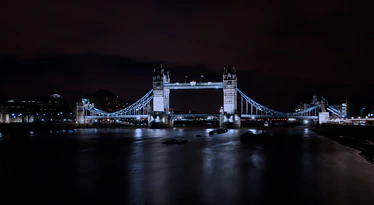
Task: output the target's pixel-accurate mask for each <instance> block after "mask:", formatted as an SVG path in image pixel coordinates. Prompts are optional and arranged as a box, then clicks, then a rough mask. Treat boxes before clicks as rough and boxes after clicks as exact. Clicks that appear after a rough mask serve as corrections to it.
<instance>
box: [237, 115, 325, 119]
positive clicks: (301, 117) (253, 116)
mask: <svg viewBox="0 0 374 205" xmlns="http://www.w3.org/2000/svg"><path fill="white" fill-rule="evenodd" d="M241 118H242V119H243V118H254V119H257V118H295V119H311V120H314V119H318V116H277V115H244V114H242V115H241Z"/></svg>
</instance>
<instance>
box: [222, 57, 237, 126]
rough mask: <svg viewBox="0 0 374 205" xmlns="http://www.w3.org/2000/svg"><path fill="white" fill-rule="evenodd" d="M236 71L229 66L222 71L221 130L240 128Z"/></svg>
mask: <svg viewBox="0 0 374 205" xmlns="http://www.w3.org/2000/svg"><path fill="white" fill-rule="evenodd" d="M237 83H238V79H237V76H236V69H235V67H234V66H231V61H230V65H229V66H228V67H224V70H223V112H222V113H221V118H220V127H222V128H240V117H239V115H238V110H237V90H236V88H237V86H238V84H237Z"/></svg>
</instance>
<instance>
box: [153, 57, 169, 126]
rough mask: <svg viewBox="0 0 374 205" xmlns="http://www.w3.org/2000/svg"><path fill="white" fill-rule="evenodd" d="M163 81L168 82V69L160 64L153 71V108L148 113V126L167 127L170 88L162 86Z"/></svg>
mask: <svg viewBox="0 0 374 205" xmlns="http://www.w3.org/2000/svg"><path fill="white" fill-rule="evenodd" d="M164 83H170V76H169V71H165V69H164V68H163V67H162V64H161V66H160V69H159V70H156V69H154V71H153V109H152V111H151V112H149V114H148V126H149V127H150V128H164V127H169V116H170V112H169V102H170V100H169V95H170V89H169V88H165V87H164Z"/></svg>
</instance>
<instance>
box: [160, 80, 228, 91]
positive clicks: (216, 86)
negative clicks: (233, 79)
mask: <svg viewBox="0 0 374 205" xmlns="http://www.w3.org/2000/svg"><path fill="white" fill-rule="evenodd" d="M164 87H166V88H169V89H172V90H178V89H219V88H223V83H222V82H206V83H192V82H191V83H165V84H164Z"/></svg>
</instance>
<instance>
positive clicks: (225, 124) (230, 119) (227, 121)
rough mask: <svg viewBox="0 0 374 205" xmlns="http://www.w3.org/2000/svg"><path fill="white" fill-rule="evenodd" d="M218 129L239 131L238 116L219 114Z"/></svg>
mask: <svg viewBox="0 0 374 205" xmlns="http://www.w3.org/2000/svg"><path fill="white" fill-rule="evenodd" d="M219 127H220V128H222V129H240V127H241V125H240V117H239V115H238V114H226V113H221V114H220V119H219Z"/></svg>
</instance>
